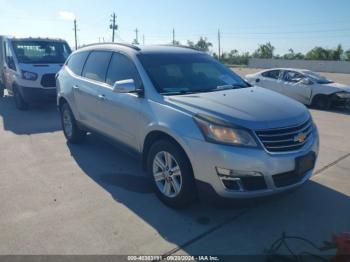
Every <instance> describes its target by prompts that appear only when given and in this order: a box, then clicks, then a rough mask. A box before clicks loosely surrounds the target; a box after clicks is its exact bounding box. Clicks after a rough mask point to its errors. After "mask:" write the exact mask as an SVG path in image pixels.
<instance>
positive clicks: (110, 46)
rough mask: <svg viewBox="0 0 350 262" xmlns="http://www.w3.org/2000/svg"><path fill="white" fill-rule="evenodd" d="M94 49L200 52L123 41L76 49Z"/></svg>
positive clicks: (175, 52) (145, 52) (146, 52)
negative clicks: (131, 43)
mask: <svg viewBox="0 0 350 262" xmlns="http://www.w3.org/2000/svg"><path fill="white" fill-rule="evenodd" d="M96 49H111V50H113V49H124V50H125V49H127V50H129V51H130V50H133V51H134V52H138V53H142V54H155V53H157V54H159V53H167V54H169V53H174V54H180V53H181V54H184V53H201V52H200V51H198V50H195V49H192V48H190V47H184V46H172V45H149V46H148V45H147V46H139V45H137V46H136V45H130V44H125V43H97V44H91V45H87V46H84V47H82V48H80V49H78V50H77V51H83V50H84V51H87V50H96Z"/></svg>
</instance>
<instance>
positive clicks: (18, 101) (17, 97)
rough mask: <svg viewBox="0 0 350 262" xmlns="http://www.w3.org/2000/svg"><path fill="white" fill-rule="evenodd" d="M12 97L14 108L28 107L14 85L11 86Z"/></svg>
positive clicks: (23, 108) (24, 108)
mask: <svg viewBox="0 0 350 262" xmlns="http://www.w3.org/2000/svg"><path fill="white" fill-rule="evenodd" d="M13 98H14V99H15V104H16V108H17V109H18V110H21V111H24V110H27V109H28V104H27V103H26V102H25V101H24V99H23V97H22V95H21V93H20V92H19V90H18V88H17V87H16V86H15V87H13Z"/></svg>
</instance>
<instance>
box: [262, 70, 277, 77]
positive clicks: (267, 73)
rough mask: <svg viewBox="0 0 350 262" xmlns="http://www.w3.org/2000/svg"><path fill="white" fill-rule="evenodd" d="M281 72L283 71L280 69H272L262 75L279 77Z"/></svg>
mask: <svg viewBox="0 0 350 262" xmlns="http://www.w3.org/2000/svg"><path fill="white" fill-rule="evenodd" d="M280 72H281V71H280V70H270V71H266V72H264V73H262V76H263V77H267V78H272V79H278V78H279V75H280Z"/></svg>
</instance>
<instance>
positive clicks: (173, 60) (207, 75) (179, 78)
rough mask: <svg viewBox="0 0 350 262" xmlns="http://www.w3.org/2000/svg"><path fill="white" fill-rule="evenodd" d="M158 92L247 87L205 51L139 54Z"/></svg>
mask: <svg viewBox="0 0 350 262" xmlns="http://www.w3.org/2000/svg"><path fill="white" fill-rule="evenodd" d="M138 57H139V59H140V61H141V63H142V65H143V67H144V68H145V70H146V72H147V74H148V75H149V77H150V79H151V81H152V82H153V85H154V86H155V88H156V89H157V91H158V92H159V93H161V94H164V95H177V94H188V93H200V92H215V91H219V90H223V89H234V88H244V87H248V86H249V84H248V83H246V82H245V81H244V80H243V79H242V78H240V77H239V76H238V75H236V74H235V73H233V72H232V71H231V70H230V69H228V68H227V67H225V66H224V65H222V64H221V63H219V62H218V61H216V60H215V59H213V58H212V57H210V56H209V55H206V54H188V53H184V54H181V53H180V54H178V53H170V54H169V53H143V54H142V53H141V54H139V55H138Z"/></svg>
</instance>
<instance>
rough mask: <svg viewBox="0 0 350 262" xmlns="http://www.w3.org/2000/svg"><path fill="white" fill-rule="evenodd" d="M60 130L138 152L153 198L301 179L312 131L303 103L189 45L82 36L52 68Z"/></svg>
mask: <svg viewBox="0 0 350 262" xmlns="http://www.w3.org/2000/svg"><path fill="white" fill-rule="evenodd" d="M57 88H58V97H57V103H58V107H59V110H60V113H61V120H62V126H63V131H64V134H65V136H66V138H67V140H68V141H69V142H70V143H79V142H82V141H83V139H84V137H85V135H86V132H87V131H92V132H98V133H101V134H103V135H105V136H107V137H110V138H112V139H114V140H116V141H118V142H119V143H118V144H121V146H123V147H124V146H126V147H127V148H128V149H131V150H133V151H134V152H136V153H138V154H140V155H141V156H142V159H143V160H142V162H143V166H144V168H145V169H146V170H147V173H148V174H149V176H150V178H152V181H153V182H152V183H153V184H154V188H155V191H156V193H157V195H158V196H159V198H160V199H161V200H162V201H163V202H164V203H165V204H167V205H169V206H172V207H184V206H187V205H189V204H190V203H192V201H193V200H194V199H195V198H196V196H197V195H199V196H206V197H217V196H219V199H221V198H232V199H243V198H255V197H261V196H266V195H271V194H276V193H280V192H284V191H286V190H290V189H293V188H296V187H298V186H300V185H301V184H303V183H304V182H305V181H306V180H308V179H309V178H310V177H311V175H312V171H313V168H314V166H315V161H316V158H317V155H318V149H319V138H318V132H317V128H316V126H315V124H314V123H313V120H312V117H311V115H310V113H309V112H308V110H307V109H306V108H305V106H304V105H302V104H300V103H298V102H296V101H294V100H292V99H290V98H288V97H285V96H282V95H279V94H277V93H275V92H272V91H269V90H266V89H263V88H259V87H254V86H251V85H250V84H248V83H247V82H245V81H244V80H242V79H241V78H240V77H239V76H238V75H236V74H235V73H234V72H232V71H231V70H230V69H228V68H227V67H225V66H224V65H222V64H220V63H219V62H218V61H216V60H215V59H213V58H212V57H211V56H209V55H207V54H205V53H202V52H198V51H195V50H192V49H189V48H181V47H170V46H149V47H135V46H129V45H125V44H103V45H101V44H100V45H91V46H88V47H85V48H82V49H80V50H78V51H76V52H74V53H73V54H72V55H71V56H70V57H69V59H68V60H67V62H66V64H65V65H64V66H63V68H62V69H61V71H60V72H59V73H58V75H57Z"/></svg>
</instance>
